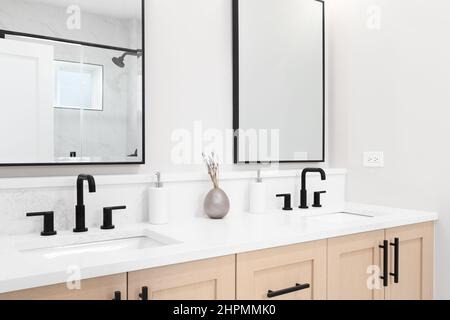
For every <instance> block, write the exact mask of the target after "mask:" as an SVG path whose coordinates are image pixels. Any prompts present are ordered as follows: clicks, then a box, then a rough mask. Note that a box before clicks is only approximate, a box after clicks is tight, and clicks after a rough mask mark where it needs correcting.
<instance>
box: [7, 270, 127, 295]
mask: <svg viewBox="0 0 450 320" xmlns="http://www.w3.org/2000/svg"><path fill="white" fill-rule="evenodd" d="M117 291H119V292H120V293H121V299H122V300H127V275H126V273H122V274H118V275H114V276H108V277H101V278H94V279H88V280H82V281H81V282H80V289H71V290H69V289H68V288H67V285H66V284H65V283H63V284H57V285H53V286H46V287H39V288H34V289H28V290H22V291H15V292H10V293H5V294H0V300H113V299H114V298H115V292H117Z"/></svg>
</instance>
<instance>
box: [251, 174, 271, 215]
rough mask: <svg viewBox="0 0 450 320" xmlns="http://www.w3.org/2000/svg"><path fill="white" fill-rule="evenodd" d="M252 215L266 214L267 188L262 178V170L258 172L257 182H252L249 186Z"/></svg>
mask: <svg viewBox="0 0 450 320" xmlns="http://www.w3.org/2000/svg"><path fill="white" fill-rule="evenodd" d="M249 194H250V195H249V198H250V199H249V200H250V213H255V214H263V213H266V202H267V187H266V183H265V182H263V180H262V177H261V170H258V178H257V179H256V181H252V182H250V186H249Z"/></svg>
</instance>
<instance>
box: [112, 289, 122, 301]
mask: <svg viewBox="0 0 450 320" xmlns="http://www.w3.org/2000/svg"><path fill="white" fill-rule="evenodd" d="M113 300H114V301H120V300H122V292H120V291H116V292H114V299H113Z"/></svg>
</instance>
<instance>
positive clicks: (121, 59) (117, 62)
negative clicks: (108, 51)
mask: <svg viewBox="0 0 450 320" xmlns="http://www.w3.org/2000/svg"><path fill="white" fill-rule="evenodd" d="M126 56H134V57H138V58H140V57H142V50H136V52H125V53H124V54H123V55H121V56H120V57H114V58H112V62H113V63H114V64H115V65H116V66H118V67H119V68H125V58H126Z"/></svg>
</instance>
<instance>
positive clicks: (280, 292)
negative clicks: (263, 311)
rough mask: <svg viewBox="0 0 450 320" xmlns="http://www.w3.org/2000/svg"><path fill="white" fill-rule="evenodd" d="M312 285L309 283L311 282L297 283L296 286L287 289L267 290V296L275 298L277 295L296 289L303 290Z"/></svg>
mask: <svg viewBox="0 0 450 320" xmlns="http://www.w3.org/2000/svg"><path fill="white" fill-rule="evenodd" d="M310 287H311V286H310V285H309V283H306V284H298V283H297V284H296V285H295V287H292V288H287V289H282V290H278V291H272V290H269V291H268V292H267V298H275V297H279V296H282V295H285V294H288V293H292V292H296V291H301V290H305V289H308V288H310Z"/></svg>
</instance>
